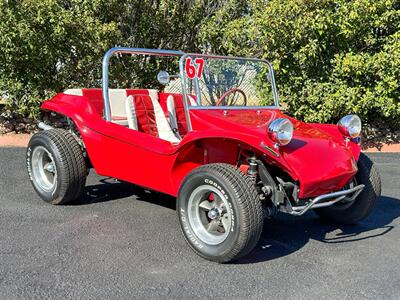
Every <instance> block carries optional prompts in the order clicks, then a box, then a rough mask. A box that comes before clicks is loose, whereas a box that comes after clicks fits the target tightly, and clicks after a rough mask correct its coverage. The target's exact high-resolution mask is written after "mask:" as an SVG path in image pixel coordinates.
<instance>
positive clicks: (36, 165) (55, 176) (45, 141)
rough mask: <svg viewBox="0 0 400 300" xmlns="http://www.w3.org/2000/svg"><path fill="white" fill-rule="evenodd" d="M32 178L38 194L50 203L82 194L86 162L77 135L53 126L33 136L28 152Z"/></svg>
mask: <svg viewBox="0 0 400 300" xmlns="http://www.w3.org/2000/svg"><path fill="white" fill-rule="evenodd" d="M26 163H27V169H28V174H29V178H30V180H31V183H32V186H33V188H34V189H35V190H36V192H37V193H38V194H39V196H40V197H41V198H42V199H43V200H44V201H46V202H48V203H51V204H66V203H68V202H72V201H74V200H76V199H77V198H79V197H80V196H81V194H82V193H83V190H84V187H85V183H86V174H87V169H86V164H85V159H84V157H83V154H82V150H81V148H80V146H79V144H78V142H77V141H76V140H75V138H74V136H73V135H72V134H71V133H69V132H68V131H66V130H63V129H50V130H45V131H41V132H38V133H36V134H35V135H33V136H32V138H31V140H30V141H29V144H28V149H27V152H26Z"/></svg>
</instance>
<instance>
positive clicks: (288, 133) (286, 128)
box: [268, 118, 293, 146]
mask: <svg viewBox="0 0 400 300" xmlns="http://www.w3.org/2000/svg"><path fill="white" fill-rule="evenodd" d="M268 137H269V138H270V139H271V140H272V141H274V142H275V143H278V144H279V145H282V146H284V145H287V144H289V143H290V141H291V140H292V137H293V124H292V122H290V121H289V119H285V118H279V119H276V120H273V121H272V122H271V124H269V126H268Z"/></svg>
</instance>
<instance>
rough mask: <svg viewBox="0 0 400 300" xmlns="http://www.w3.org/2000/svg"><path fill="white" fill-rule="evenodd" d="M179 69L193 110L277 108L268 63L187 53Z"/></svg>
mask: <svg viewBox="0 0 400 300" xmlns="http://www.w3.org/2000/svg"><path fill="white" fill-rule="evenodd" d="M180 68H181V70H180V74H181V79H182V81H183V85H182V86H183V89H184V90H183V92H184V94H186V96H187V97H188V100H189V101H188V103H189V104H190V108H199V107H201V108H205V107H209V108H243V107H264V106H277V105H278V97H277V95H276V88H275V82H274V77H273V71H272V68H271V66H270V64H269V63H268V62H267V61H264V60H258V59H244V58H226V57H218V56H205V55H196V54H186V55H184V56H183V57H182V58H181V61H180Z"/></svg>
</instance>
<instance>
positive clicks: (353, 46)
mask: <svg viewBox="0 0 400 300" xmlns="http://www.w3.org/2000/svg"><path fill="white" fill-rule="evenodd" d="M230 16H231V8H230V7H229V6H226V7H225V8H224V9H222V10H221V11H220V12H219V13H218V14H216V15H215V16H214V17H213V18H211V19H210V20H209V21H208V22H206V23H205V24H204V25H203V27H202V31H203V32H202V35H201V36H202V38H203V42H204V44H205V45H206V48H208V49H213V50H214V51H219V52H223V53H224V54H235V55H254V56H259V57H262V58H266V59H269V60H270V61H272V63H273V65H274V67H275V69H276V80H277V85H278V91H279V92H280V94H281V98H282V102H284V104H285V106H286V107H287V108H288V110H289V111H290V112H291V113H292V114H294V115H295V116H296V117H299V118H302V119H304V120H306V121H311V122H336V121H337V120H338V119H339V118H340V117H341V116H343V115H344V114H347V113H358V114H360V115H361V116H362V118H363V119H364V120H365V121H367V122H370V123H374V122H379V121H381V122H382V121H383V122H387V123H389V124H391V125H392V126H398V125H400V103H399V97H400V71H399V65H400V2H399V1H396V0H379V1H376V0H358V1H347V0H270V1H263V0H254V1H249V2H248V6H247V9H242V10H240V14H239V16H237V17H236V18H231V17H230Z"/></svg>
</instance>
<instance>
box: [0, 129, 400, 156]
mask: <svg viewBox="0 0 400 300" xmlns="http://www.w3.org/2000/svg"><path fill="white" fill-rule="evenodd" d="M31 136H32V135H31V134H27V133H21V134H15V133H12V134H0V148H1V147H8V148H9V147H20V148H26V147H27V145H28V142H29V139H30V138H31ZM362 151H363V152H366V153H400V144H383V145H382V146H380V147H379V148H377V147H370V148H367V149H363V150H362Z"/></svg>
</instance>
